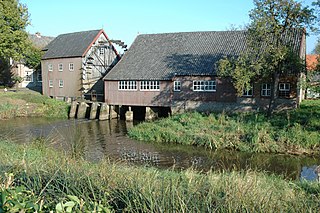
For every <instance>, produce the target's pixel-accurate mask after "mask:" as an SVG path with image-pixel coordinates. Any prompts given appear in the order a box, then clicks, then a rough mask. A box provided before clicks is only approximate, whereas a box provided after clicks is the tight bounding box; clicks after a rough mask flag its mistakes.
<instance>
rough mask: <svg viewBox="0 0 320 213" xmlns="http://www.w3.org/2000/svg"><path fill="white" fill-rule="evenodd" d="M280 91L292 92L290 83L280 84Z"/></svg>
mask: <svg viewBox="0 0 320 213" xmlns="http://www.w3.org/2000/svg"><path fill="white" fill-rule="evenodd" d="M279 91H285V92H288V91H290V83H279Z"/></svg>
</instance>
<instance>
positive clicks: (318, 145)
mask: <svg viewBox="0 0 320 213" xmlns="http://www.w3.org/2000/svg"><path fill="white" fill-rule="evenodd" d="M319 131H320V100H318V101H305V102H303V104H302V106H301V108H299V109H297V110H291V111H287V112H281V113H277V114H275V115H274V116H273V117H272V118H271V119H268V118H267V117H266V116H265V115H264V114H262V113H238V114H229V115H227V114H225V113H212V114H210V115H204V114H201V113H198V112H190V113H185V114H179V115H174V116H172V117H170V118H166V119H162V120H157V121H155V122H145V123H141V124H139V125H137V126H135V127H133V128H131V129H130V130H129V133H128V135H129V137H131V138H134V139H137V140H143V141H150V142H161V143H178V144H186V145H196V146H204V147H206V148H210V149H234V150H239V151H246V152H274V153H284V152H290V153H296V154H301V153H307V154H316V153H320V134H319Z"/></svg>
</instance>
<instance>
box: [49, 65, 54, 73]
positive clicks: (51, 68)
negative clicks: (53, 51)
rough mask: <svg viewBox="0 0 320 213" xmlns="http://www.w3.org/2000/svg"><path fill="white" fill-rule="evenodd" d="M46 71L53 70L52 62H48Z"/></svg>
mask: <svg viewBox="0 0 320 213" xmlns="http://www.w3.org/2000/svg"><path fill="white" fill-rule="evenodd" d="M48 71H50V72H52V71H53V66H52V64H48Z"/></svg>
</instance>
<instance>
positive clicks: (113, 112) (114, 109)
mask: <svg viewBox="0 0 320 213" xmlns="http://www.w3.org/2000/svg"><path fill="white" fill-rule="evenodd" d="M119 114H120V108H119V106H118V105H117V106H110V119H116V118H118V117H119Z"/></svg>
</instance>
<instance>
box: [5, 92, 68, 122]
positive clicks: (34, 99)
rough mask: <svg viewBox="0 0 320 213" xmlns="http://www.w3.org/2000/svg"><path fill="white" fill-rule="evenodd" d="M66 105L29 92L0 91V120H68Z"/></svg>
mask: <svg viewBox="0 0 320 213" xmlns="http://www.w3.org/2000/svg"><path fill="white" fill-rule="evenodd" d="M68 108H69V106H68V104H67V103H65V102H63V101H57V100H54V99H51V98H49V97H45V96H43V95H41V94H40V93H37V92H33V91H31V90H23V91H7V92H4V91H1V92H0V120H1V119H10V118H14V117H40V116H41V117H48V118H68Z"/></svg>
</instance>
